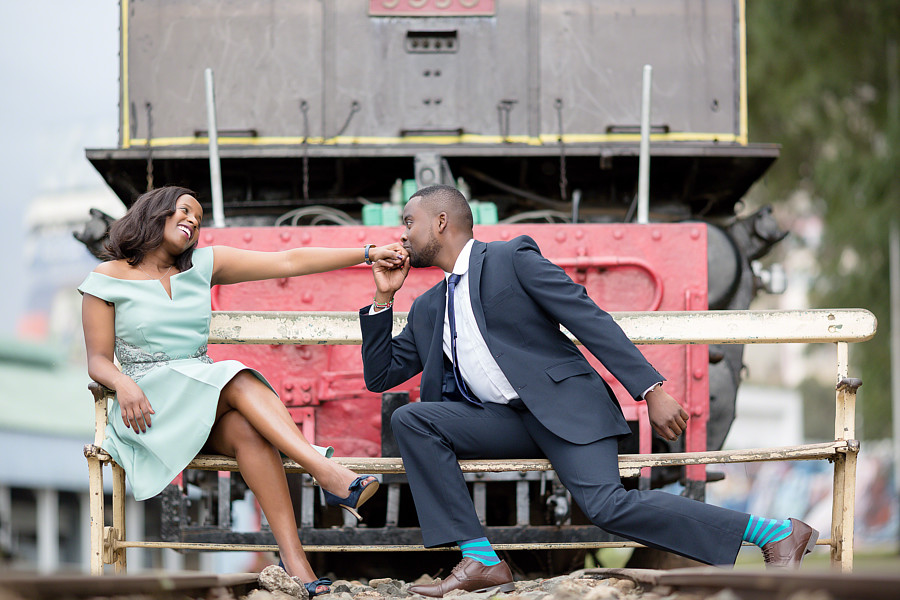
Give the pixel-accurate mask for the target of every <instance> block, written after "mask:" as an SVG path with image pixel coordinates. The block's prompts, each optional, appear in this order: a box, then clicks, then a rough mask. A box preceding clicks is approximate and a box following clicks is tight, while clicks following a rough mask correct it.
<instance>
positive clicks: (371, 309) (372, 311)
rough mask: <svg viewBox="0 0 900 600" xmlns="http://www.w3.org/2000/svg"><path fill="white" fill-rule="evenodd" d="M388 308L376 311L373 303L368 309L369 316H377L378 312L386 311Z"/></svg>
mask: <svg viewBox="0 0 900 600" xmlns="http://www.w3.org/2000/svg"><path fill="white" fill-rule="evenodd" d="M388 308H390V307H386V308H382V309H377V308H375V303H374V302H373V303H372V305H371V306H370V307H369V316H372V315H377V314H378V313H380V312H384V311H386V310H387V309H388Z"/></svg>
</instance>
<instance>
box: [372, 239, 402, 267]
mask: <svg viewBox="0 0 900 600" xmlns="http://www.w3.org/2000/svg"><path fill="white" fill-rule="evenodd" d="M369 259H370V260H371V261H372V262H373V263H378V266H379V267H381V268H384V269H397V268H399V267H401V266H402V265H403V261H404V260H406V249H405V248H404V247H403V244H401V243H399V242H394V243H393V244H388V245H386V246H376V247H375V248H369Z"/></svg>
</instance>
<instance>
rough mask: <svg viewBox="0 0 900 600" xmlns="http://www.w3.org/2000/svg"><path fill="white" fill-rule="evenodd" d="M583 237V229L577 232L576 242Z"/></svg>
mask: <svg viewBox="0 0 900 600" xmlns="http://www.w3.org/2000/svg"><path fill="white" fill-rule="evenodd" d="M583 237H584V231H582V230H581V229H577V230H575V239H576V240H580V239H582V238H583Z"/></svg>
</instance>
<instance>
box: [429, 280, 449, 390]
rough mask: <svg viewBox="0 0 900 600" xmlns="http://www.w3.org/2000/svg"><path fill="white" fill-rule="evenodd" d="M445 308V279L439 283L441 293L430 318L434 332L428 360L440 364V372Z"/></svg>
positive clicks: (442, 355) (442, 363) (442, 360)
mask: <svg viewBox="0 0 900 600" xmlns="http://www.w3.org/2000/svg"><path fill="white" fill-rule="evenodd" d="M446 308H447V281H446V280H445V281H444V282H443V283H442V284H441V293H440V294H437V298H435V301H434V307H433V309H432V313H431V314H432V318H433V319H434V333H433V334H432V338H431V350H430V352H429V356H428V359H429V361H431V360H434V361H435V362H436V363H437V364H439V365H441V372H443V366H444V311H445V310H446Z"/></svg>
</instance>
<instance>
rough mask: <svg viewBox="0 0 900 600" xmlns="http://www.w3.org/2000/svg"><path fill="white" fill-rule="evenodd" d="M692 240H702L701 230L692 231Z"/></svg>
mask: <svg viewBox="0 0 900 600" xmlns="http://www.w3.org/2000/svg"><path fill="white" fill-rule="evenodd" d="M691 239H692V240H697V239H700V230H699V229H691Z"/></svg>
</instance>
